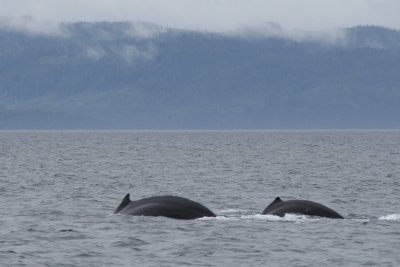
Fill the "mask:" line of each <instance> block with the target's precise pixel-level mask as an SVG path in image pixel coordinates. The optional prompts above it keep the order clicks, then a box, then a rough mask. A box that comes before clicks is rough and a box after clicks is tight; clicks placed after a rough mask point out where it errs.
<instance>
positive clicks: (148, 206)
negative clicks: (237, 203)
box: [114, 194, 216, 220]
mask: <svg viewBox="0 0 400 267" xmlns="http://www.w3.org/2000/svg"><path fill="white" fill-rule="evenodd" d="M114 213H119V214H126V215H134V216H164V217H168V218H174V219H184V220H191V219H197V218H201V217H216V216H215V214H214V213H213V212H212V211H211V210H209V209H208V208H206V207H205V206H203V205H201V204H200V203H197V202H195V201H192V200H190V199H187V198H183V197H177V196H155V197H149V198H143V199H139V200H136V201H131V200H130V195H129V194H126V196H125V197H124V199H123V200H122V202H121V204H119V206H118V207H117V208H116V209H115V210H114Z"/></svg>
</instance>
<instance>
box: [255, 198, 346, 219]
mask: <svg viewBox="0 0 400 267" xmlns="http://www.w3.org/2000/svg"><path fill="white" fill-rule="evenodd" d="M286 213H294V214H303V215H310V216H319V217H326V218H332V219H344V218H343V216H342V215H340V214H339V213H337V212H336V211H334V210H332V209H330V208H328V207H326V206H324V205H322V204H319V203H316V202H313V201H309V200H287V201H283V200H282V199H281V198H280V197H277V198H275V200H274V201H273V202H272V203H271V204H269V205H268V207H266V208H265V209H264V210H263V212H262V214H269V215H277V216H280V217H283V216H285V214H286Z"/></svg>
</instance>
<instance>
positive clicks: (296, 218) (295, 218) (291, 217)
mask: <svg viewBox="0 0 400 267" xmlns="http://www.w3.org/2000/svg"><path fill="white" fill-rule="evenodd" d="M323 219H324V218H315V217H309V216H306V215H299V214H285V216H283V217H279V216H275V215H263V214H254V215H241V216H217V217H202V218H199V220H220V221H238V220H253V221H284V222H304V221H307V222H308V221H318V220H323Z"/></svg>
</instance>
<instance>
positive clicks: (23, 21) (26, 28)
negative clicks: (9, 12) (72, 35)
mask: <svg viewBox="0 0 400 267" xmlns="http://www.w3.org/2000/svg"><path fill="white" fill-rule="evenodd" d="M0 29H2V30H8V31H17V32H23V33H27V34H32V35H54V36H60V37H62V36H65V35H66V34H65V32H64V31H63V26H62V24H61V23H59V22H55V21H45V20H36V19H34V18H32V17H30V16H24V17H18V18H16V17H2V16H0Z"/></svg>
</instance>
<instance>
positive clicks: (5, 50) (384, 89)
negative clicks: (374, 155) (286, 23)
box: [0, 22, 400, 129]
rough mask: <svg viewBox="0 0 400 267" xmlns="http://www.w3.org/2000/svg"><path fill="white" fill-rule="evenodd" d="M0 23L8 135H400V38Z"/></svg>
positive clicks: (367, 33)
mask: <svg viewBox="0 0 400 267" xmlns="http://www.w3.org/2000/svg"><path fill="white" fill-rule="evenodd" d="M268 29H269V30H268V31H267V32H263V33H262V32H261V33H260V32H257V33H254V32H250V33H249V32H241V33H207V32H193V31H185V30H179V29H170V28H163V27H161V26H158V25H154V24H146V23H127V22H112V23H111V22H81V23H67V24H63V25H60V27H59V28H57V29H56V30H55V31H54V32H52V33H42V32H38V31H31V30H29V29H28V30H26V28H15V27H9V26H8V25H7V24H4V22H3V24H1V23H0V129H316V128H317V129H354V128H369V129H370V128H400V75H399V74H400V32H399V31H396V30H392V29H387V28H382V27H376V26H358V27H354V28H348V29H344V30H342V31H340V32H338V33H336V34H335V35H334V36H328V37H327V36H325V37H324V36H315V35H311V36H307V35H304V36H300V37H299V36H296V35H294V36H291V35H288V34H286V33H284V32H283V31H281V29H279V27H278V28H273V31H271V27H269V28H268Z"/></svg>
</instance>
